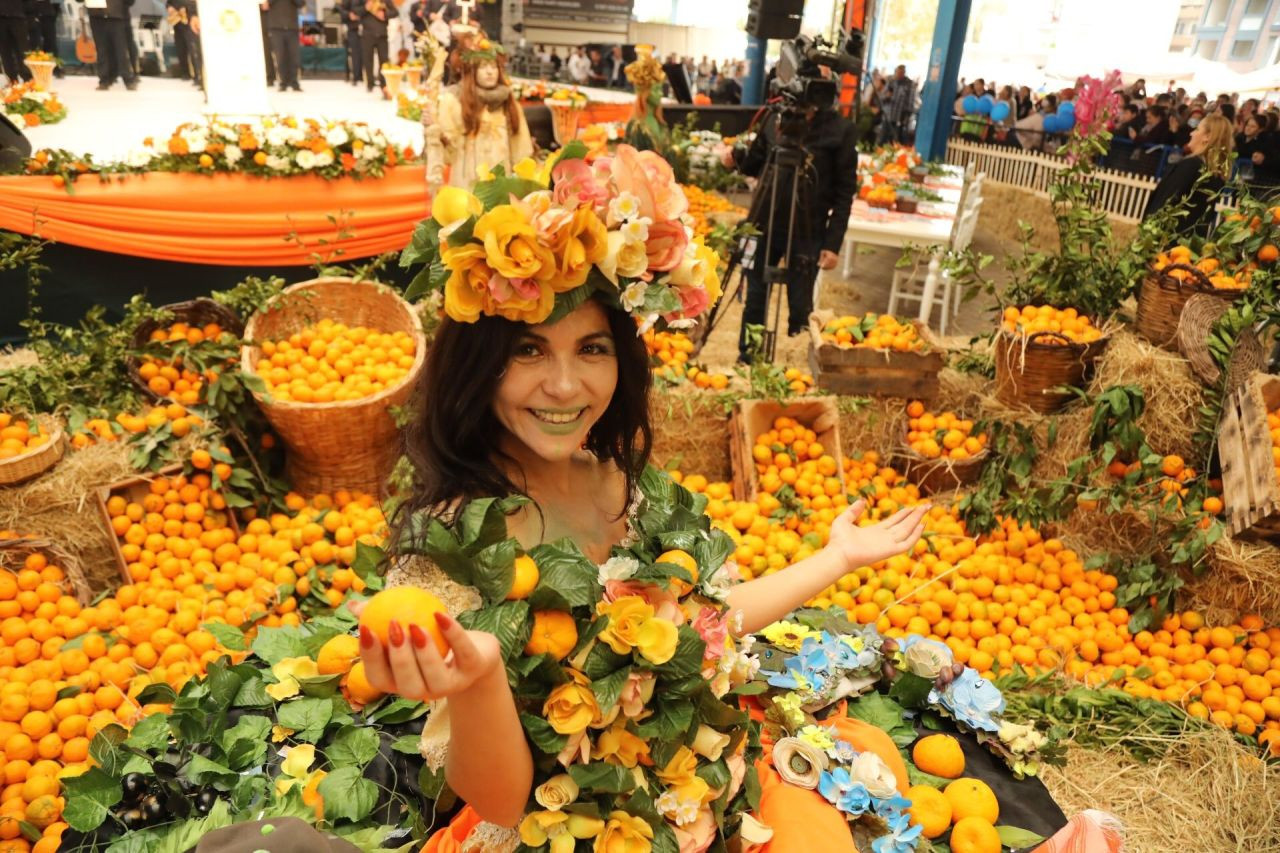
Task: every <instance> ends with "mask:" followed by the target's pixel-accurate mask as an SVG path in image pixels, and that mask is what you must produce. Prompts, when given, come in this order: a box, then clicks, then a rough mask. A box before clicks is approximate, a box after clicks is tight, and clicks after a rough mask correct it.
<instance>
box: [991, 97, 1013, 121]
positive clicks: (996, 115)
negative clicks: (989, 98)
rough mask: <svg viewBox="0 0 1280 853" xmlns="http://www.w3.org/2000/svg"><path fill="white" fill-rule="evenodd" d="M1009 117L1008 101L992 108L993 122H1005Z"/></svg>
mask: <svg viewBox="0 0 1280 853" xmlns="http://www.w3.org/2000/svg"><path fill="white" fill-rule="evenodd" d="M1008 117H1009V104H1008V103H1007V102H1006V101H1001V102H1000V103H998V104H996V105H995V106H994V107H992V108H991V120H992V121H1004V120H1005V119H1007V118H1008Z"/></svg>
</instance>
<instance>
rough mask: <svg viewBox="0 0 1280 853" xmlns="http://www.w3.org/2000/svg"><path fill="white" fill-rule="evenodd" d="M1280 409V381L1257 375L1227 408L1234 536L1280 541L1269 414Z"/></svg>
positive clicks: (1222, 433)
mask: <svg viewBox="0 0 1280 853" xmlns="http://www.w3.org/2000/svg"><path fill="white" fill-rule="evenodd" d="M1276 408H1280V376H1270V375H1267V374H1264V373H1256V374H1254V375H1253V376H1252V377H1250V379H1249V380H1248V381H1247V382H1245V383H1244V384H1243V385H1242V386H1241V387H1240V389H1239V390H1237V391H1236V392H1235V393H1234V394H1232V395H1231V396H1230V397H1228V398H1227V401H1226V404H1225V405H1224V406H1223V412H1222V424H1221V428H1220V429H1219V431H1218V458H1219V460H1220V461H1221V462H1222V494H1223V498H1224V502H1225V504H1226V522H1227V524H1228V526H1229V527H1230V529H1231V533H1232V535H1233V536H1250V537H1259V538H1265V539H1280V480H1278V479H1277V477H1276V470H1275V462H1274V461H1273V459H1272V455H1271V434H1270V430H1268V429H1267V412H1269V411H1273V410H1274V409H1276Z"/></svg>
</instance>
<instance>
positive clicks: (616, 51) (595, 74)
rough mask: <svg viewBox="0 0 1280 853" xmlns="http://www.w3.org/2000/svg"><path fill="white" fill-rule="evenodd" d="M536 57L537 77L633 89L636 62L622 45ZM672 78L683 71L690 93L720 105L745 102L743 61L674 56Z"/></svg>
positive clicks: (547, 50) (554, 49) (544, 50)
mask: <svg viewBox="0 0 1280 853" xmlns="http://www.w3.org/2000/svg"><path fill="white" fill-rule="evenodd" d="M535 56H536V57H537V59H538V61H539V63H540V64H541V66H542V67H541V72H542V73H540V74H538V75H537V76H539V77H541V78H545V79H547V80H558V81H561V82H564V83H571V84H573V85H575V86H597V87H600V88H610V89H629V88H631V84H630V83H629V82H628V81H627V75H626V72H625V69H626V67H627V65H628V64H629V63H630V62H631V61H632V60H633V59H634V57H633V56H628V55H627V53H626V52H625V51H624V48H623V46H622V45H620V44H615V45H599V44H583V45H578V46H576V47H561V46H558V45H551V46H549V47H548V46H547V45H545V44H540V45H538V46H537V48H536V50H535ZM663 66H664V67H665V68H666V69H667V73H668V75H670V74H671V73H672V72H673V71H674V70H675V69H677V68H679V69H681V71H682V73H683V75H684V78H685V83H686V85H687V87H688V91H689V93H690V94H692V95H703V96H705V97H707V98H708V99H710V101H711V102H712V103H717V104H738V103H741V102H742V83H743V80H744V79H745V77H746V74H747V70H746V63H745V62H743V61H742V60H741V59H724V60H717V59H709V58H708V57H707V56H705V55H704V56H703V57H702V59H700V60H697V59H694V58H693V57H692V56H680V55H679V54H677V53H670V54H668V55H667V56H666V58H665V59H664V60H663Z"/></svg>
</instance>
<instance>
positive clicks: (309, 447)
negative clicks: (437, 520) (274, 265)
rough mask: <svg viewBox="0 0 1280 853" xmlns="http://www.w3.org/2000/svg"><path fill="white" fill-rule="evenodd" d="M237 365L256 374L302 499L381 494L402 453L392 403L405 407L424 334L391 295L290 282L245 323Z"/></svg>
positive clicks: (362, 285)
mask: <svg viewBox="0 0 1280 853" xmlns="http://www.w3.org/2000/svg"><path fill="white" fill-rule="evenodd" d="M245 340H246V344H245V346H244V347H243V349H242V350H241V367H242V369H243V370H244V371H245V372H246V373H254V374H256V375H258V376H260V377H261V378H262V380H263V382H264V383H265V384H266V392H267V393H266V394H256V395H255V396H256V398H257V400H258V404H259V405H260V406H261V407H262V411H263V413H264V414H265V415H266V417H267V420H268V421H270V422H271V426H272V427H273V428H274V429H275V431H276V432H277V433H278V434H279V435H280V437H281V438H282V439H283V440H284V443H285V445H286V447H287V449H288V455H287V463H286V464H287V474H288V476H289V480H290V483H291V484H292V485H293V487H294V488H295V489H297V490H298V491H300V492H304V493H318V492H330V491H333V490H335V489H339V488H347V489H359V490H361V491H367V492H373V493H375V494H376V493H380V492H381V491H382V490H383V488H384V486H385V483H386V478H387V475H388V474H389V473H390V471H391V467H392V466H393V465H394V464H395V461H396V458H397V457H398V456H399V453H400V444H399V441H398V440H397V435H398V430H397V427H396V424H395V421H394V420H393V419H392V416H391V407H392V406H401V405H404V404H405V403H406V402H408V400H409V397H410V395H411V394H412V393H413V386H414V382H415V380H416V379H417V377H418V376H419V374H420V373H421V372H422V367H423V360H424V358H425V356H426V348H427V347H426V337H425V336H424V335H423V332H422V323H421V322H420V320H419V318H418V315H417V313H416V312H415V311H414V309H413V308H412V307H411V306H410V305H409V303H407V302H405V301H404V300H403V299H401V298H400V296H399V295H398V294H396V293H395V291H393V290H392V289H391V288H389V287H387V286H386V285H382V284H377V283H375V282H362V281H354V280H352V279H349V278H318V279H314V280H312V281H304V282H301V283H299V284H295V285H292V286H290V287H288V288H286V289H285V290H284V292H283V293H282V294H281V295H280V297H279V298H278V299H277V300H276V301H275V302H274V303H273V304H272V305H270V306H268V308H267V309H266V310H264V311H260V312H258V313H257V314H254V315H253V316H252V317H251V318H249V322H248V324H247V325H246V326H245Z"/></svg>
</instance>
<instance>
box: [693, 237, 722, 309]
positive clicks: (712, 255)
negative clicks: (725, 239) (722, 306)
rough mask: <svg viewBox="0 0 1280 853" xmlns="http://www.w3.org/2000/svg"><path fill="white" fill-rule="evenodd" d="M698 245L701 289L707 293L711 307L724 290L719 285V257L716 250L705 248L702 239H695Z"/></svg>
mask: <svg viewBox="0 0 1280 853" xmlns="http://www.w3.org/2000/svg"><path fill="white" fill-rule="evenodd" d="M697 243H698V261H699V262H700V263H701V264H702V265H703V266H702V289H703V290H705V291H706V292H707V298H708V300H710V304H711V305H715V304H716V302H718V301H719V300H720V296H721V294H722V293H723V292H724V288H723V287H722V286H721V284H720V273H719V271H718V267H719V266H720V255H718V254H717V253H716V250H715V249H713V248H711V247H710V246H707V245H706V244H704V243H703V242H702V238H701V237H699V238H697Z"/></svg>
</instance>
